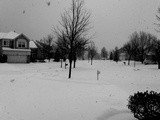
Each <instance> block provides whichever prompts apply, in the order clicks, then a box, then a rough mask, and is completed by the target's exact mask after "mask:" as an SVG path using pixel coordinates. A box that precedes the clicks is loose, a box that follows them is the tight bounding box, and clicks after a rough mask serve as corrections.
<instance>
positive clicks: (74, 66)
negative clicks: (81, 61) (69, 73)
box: [73, 59, 76, 68]
mask: <svg viewBox="0 0 160 120" xmlns="http://www.w3.org/2000/svg"><path fill="white" fill-rule="evenodd" d="M73 68H76V59H74V65H73Z"/></svg>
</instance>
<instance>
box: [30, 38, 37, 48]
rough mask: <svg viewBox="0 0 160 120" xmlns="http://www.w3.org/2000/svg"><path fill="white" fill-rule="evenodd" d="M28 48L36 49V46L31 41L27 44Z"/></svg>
mask: <svg viewBox="0 0 160 120" xmlns="http://www.w3.org/2000/svg"><path fill="white" fill-rule="evenodd" d="M29 47H30V48H37V46H36V44H35V42H34V41H33V40H31V41H30V42H29Z"/></svg>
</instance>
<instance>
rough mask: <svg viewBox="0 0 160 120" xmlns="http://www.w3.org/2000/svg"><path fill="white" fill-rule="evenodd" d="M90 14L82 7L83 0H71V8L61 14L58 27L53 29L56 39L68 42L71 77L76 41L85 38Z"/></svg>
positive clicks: (88, 27)
mask: <svg viewBox="0 0 160 120" xmlns="http://www.w3.org/2000/svg"><path fill="white" fill-rule="evenodd" d="M90 17H91V14H90V13H89V12H88V11H87V10H86V9H85V8H84V0H72V3H71V8H70V9H69V10H68V11H65V12H64V13H63V14H62V15H61V21H60V22H59V23H60V27H57V28H55V29H54V31H55V33H56V35H57V38H58V39H65V41H66V43H68V51H69V54H68V57H69V62H70V67H69V69H70V70H69V78H71V69H72V60H73V56H74V51H75V50H74V48H75V46H76V43H77V41H79V40H81V39H82V38H85V39H84V40H86V39H88V38H86V36H87V33H88V30H89V29H90V26H89V24H90Z"/></svg>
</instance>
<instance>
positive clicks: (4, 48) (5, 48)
mask: <svg viewBox="0 0 160 120" xmlns="http://www.w3.org/2000/svg"><path fill="white" fill-rule="evenodd" d="M2 50H6V51H28V52H30V51H31V49H12V48H8V47H2Z"/></svg>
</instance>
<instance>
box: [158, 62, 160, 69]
mask: <svg viewBox="0 0 160 120" xmlns="http://www.w3.org/2000/svg"><path fill="white" fill-rule="evenodd" d="M158 69H160V61H158Z"/></svg>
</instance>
